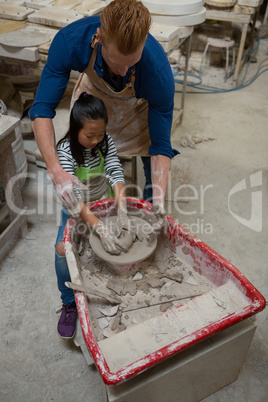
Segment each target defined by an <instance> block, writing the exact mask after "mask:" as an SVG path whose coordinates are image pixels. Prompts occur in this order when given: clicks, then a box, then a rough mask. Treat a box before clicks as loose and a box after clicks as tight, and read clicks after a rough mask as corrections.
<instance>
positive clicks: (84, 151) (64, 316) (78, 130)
mask: <svg viewBox="0 0 268 402" xmlns="http://www.w3.org/2000/svg"><path fill="white" fill-rule="evenodd" d="M107 122H108V116H107V110H106V108H105V106H104V103H103V102H102V100H100V99H99V98H96V97H95V96H92V95H88V94H87V93H86V92H83V93H82V94H81V95H80V97H79V99H77V101H76V102H75V103H74V106H73V108H72V110H71V114H70V128H69V131H68V133H67V134H66V135H65V137H64V138H63V139H61V140H60V141H59V143H58V144H57V153H58V157H59V161H60V164H61V166H62V167H63V169H64V170H65V171H66V172H68V173H71V174H72V175H75V176H77V177H78V179H79V180H80V181H81V182H83V184H86V188H87V190H86V191H81V189H80V188H79V186H74V193H75V195H76V198H77V199H76V200H75V202H76V205H74V206H75V207H76V208H75V209H76V210H77V211H79V215H80V217H81V218H82V219H83V221H84V222H86V223H88V225H89V226H90V228H92V229H93V230H95V231H96V233H98V235H99V236H100V239H101V241H102V244H103V247H104V249H105V250H106V251H108V252H110V253H112V254H119V253H120V252H121V251H127V250H126V249H125V245H124V244H123V243H122V242H121V241H120V240H119V239H118V237H117V236H118V235H119V234H120V232H121V231H122V229H123V228H124V229H129V230H130V231H131V234H132V236H133V240H134V237H135V233H134V232H133V230H134V229H133V227H132V225H131V223H130V221H129V219H128V216H127V207H126V192H125V180H124V176H123V169H122V166H121V164H120V162H119V159H118V156H117V151H116V148H115V146H114V142H113V140H112V138H111V137H110V136H109V134H107V133H106V125H107ZM113 196H114V197H115V200H116V203H117V228H118V232H117V236H115V235H114V234H113V233H112V232H111V231H110V230H109V228H108V227H106V226H105V225H104V224H103V223H102V222H101V221H100V220H99V219H98V218H97V217H96V216H95V215H94V214H93V213H92V212H91V211H90V209H89V208H88V207H87V206H86V203H88V202H92V201H95V200H98V199H100V198H107V197H113ZM70 216H71V214H70V213H69V212H68V210H67V209H66V208H65V207H64V206H63V207H62V212H61V222H60V226H59V231H58V236H57V240H56V245H55V267H56V274H57V280H58V288H59V291H60V292H61V299H62V303H63V306H62V311H61V316H60V319H59V322H58V333H59V335H60V336H61V337H62V338H63V339H72V338H73V337H74V334H75V327H76V317H77V309H76V304H75V297H74V293H73V291H72V290H71V289H69V288H67V287H66V285H65V282H70V281H71V278H70V274H69V270H68V265H67V262H66V258H65V255H64V245H63V232H64V228H65V226H66V223H67V221H68V219H69V218H70Z"/></svg>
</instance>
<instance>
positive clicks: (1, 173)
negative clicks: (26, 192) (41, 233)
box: [0, 115, 28, 248]
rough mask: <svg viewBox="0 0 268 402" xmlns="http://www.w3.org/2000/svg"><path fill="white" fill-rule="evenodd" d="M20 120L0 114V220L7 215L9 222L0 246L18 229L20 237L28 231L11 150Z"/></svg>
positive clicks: (1, 235)
mask: <svg viewBox="0 0 268 402" xmlns="http://www.w3.org/2000/svg"><path fill="white" fill-rule="evenodd" d="M19 124H20V120H19V119H17V118H15V117H11V116H4V115H1V116H0V180H1V183H2V185H3V187H4V190H5V198H6V204H5V205H4V206H3V207H2V208H1V209H0V222H2V221H3V220H4V219H5V218H6V217H7V216H8V215H9V216H10V220H11V223H10V224H9V225H8V227H7V228H6V229H5V230H4V231H3V232H2V233H1V234H0V248H1V247H2V246H3V245H4V244H5V243H6V242H7V241H8V240H9V239H10V238H11V237H12V236H13V235H14V234H15V233H17V232H18V230H20V232H21V235H22V237H23V236H25V235H26V234H27V232H28V229H27V223H26V216H25V211H26V209H25V208H24V207H23V201H22V196H21V191H20V184H19V181H18V180H16V174H17V170H16V166H15V160H14V155H13V150H12V143H13V142H14V141H15V139H16V136H15V131H14V130H15V127H17V126H18V125H19Z"/></svg>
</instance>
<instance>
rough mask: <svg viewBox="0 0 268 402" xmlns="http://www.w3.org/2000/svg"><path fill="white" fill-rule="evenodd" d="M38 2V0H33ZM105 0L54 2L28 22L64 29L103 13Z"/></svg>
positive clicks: (35, 13) (54, 0) (31, 16)
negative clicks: (73, 23)
mask: <svg viewBox="0 0 268 402" xmlns="http://www.w3.org/2000/svg"><path fill="white" fill-rule="evenodd" d="M33 1H35V2H38V0H33ZM105 5H106V4H105V1H104V0H85V1H82V0H52V1H50V2H49V3H48V4H47V5H46V6H45V7H40V8H39V9H38V10H36V11H35V12H34V13H33V14H31V15H29V18H28V20H29V21H30V22H35V23H38V24H44V25H48V26H51V27H57V28H63V27H65V26H66V25H68V24H70V23H71V22H74V21H77V20H79V19H81V18H84V17H88V16H91V15H96V14H99V13H101V11H102V10H103V9H104V7H105Z"/></svg>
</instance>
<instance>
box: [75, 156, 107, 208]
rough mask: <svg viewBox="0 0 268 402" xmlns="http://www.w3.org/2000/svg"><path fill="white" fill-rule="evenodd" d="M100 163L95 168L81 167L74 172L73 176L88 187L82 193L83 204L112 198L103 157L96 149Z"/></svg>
mask: <svg viewBox="0 0 268 402" xmlns="http://www.w3.org/2000/svg"><path fill="white" fill-rule="evenodd" d="M98 153H99V155H100V158H101V161H100V164H99V166H98V167H97V168H94V169H89V168H86V167H83V166H80V167H78V168H77V169H76V170H75V172H74V173H75V176H76V177H78V179H79V180H80V181H81V182H82V183H83V184H85V185H86V186H87V187H88V191H83V192H82V196H83V202H84V203H85V204H87V203H89V202H92V201H96V200H100V199H102V198H112V197H114V192H113V190H112V188H111V186H110V184H109V181H108V179H107V177H106V174H105V168H104V157H103V156H102V153H101V152H100V150H99V149H98Z"/></svg>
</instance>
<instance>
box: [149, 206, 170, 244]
mask: <svg viewBox="0 0 268 402" xmlns="http://www.w3.org/2000/svg"><path fill="white" fill-rule="evenodd" d="M152 216H153V223H152V228H151V230H150V231H148V234H147V240H148V239H149V238H150V237H151V235H152V234H159V232H160V230H161V229H162V227H164V226H165V223H166V211H165V208H164V205H163V204H157V203H155V204H153V206H152Z"/></svg>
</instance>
